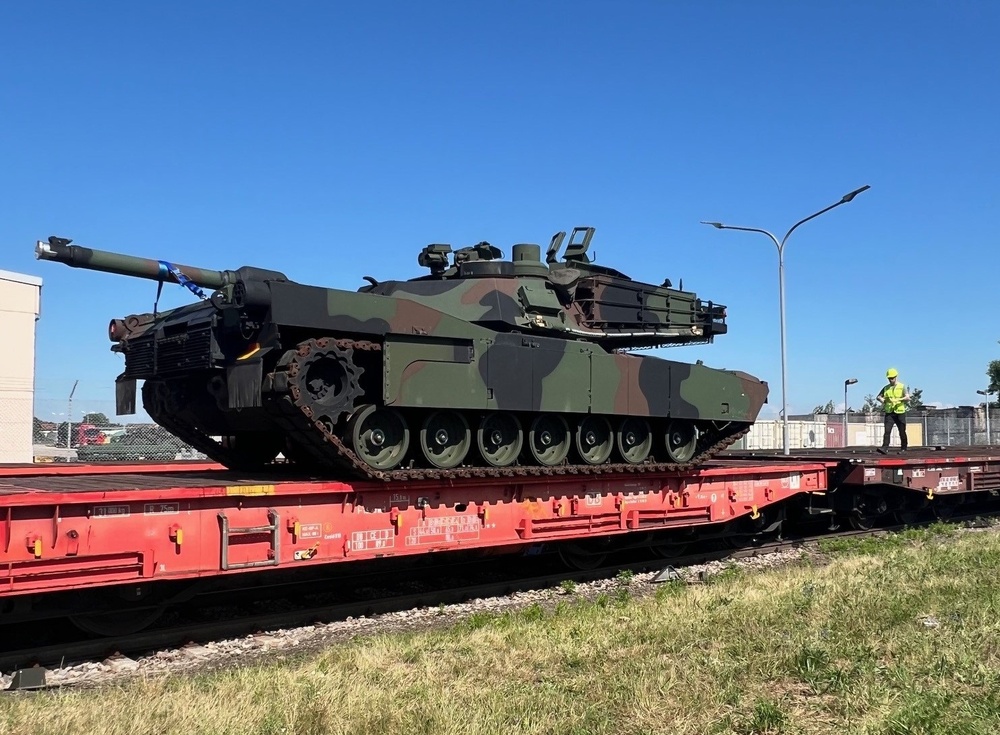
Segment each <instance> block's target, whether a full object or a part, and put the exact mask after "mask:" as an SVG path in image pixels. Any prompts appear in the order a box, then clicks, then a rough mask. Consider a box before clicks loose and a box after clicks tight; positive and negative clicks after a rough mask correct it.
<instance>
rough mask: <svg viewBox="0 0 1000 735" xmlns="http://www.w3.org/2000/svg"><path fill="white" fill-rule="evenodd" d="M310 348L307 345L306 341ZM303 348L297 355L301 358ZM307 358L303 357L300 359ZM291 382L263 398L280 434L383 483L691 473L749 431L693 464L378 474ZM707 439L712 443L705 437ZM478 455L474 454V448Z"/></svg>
mask: <svg viewBox="0 0 1000 735" xmlns="http://www.w3.org/2000/svg"><path fill="white" fill-rule="evenodd" d="M322 341H323V342H327V343H332V344H336V345H337V346H338V347H339V348H340V349H342V350H345V351H349V350H362V351H380V350H381V349H382V345H381V344H379V343H377V342H371V341H367V340H352V339H336V340H334V339H329V340H322ZM307 344H308V343H307ZM302 349H303V348H302V347H300V350H299V354H300V355H302ZM302 356H303V357H304V356H305V355H302ZM295 365H296V362H294V361H292V362H290V363H288V365H287V367H286V368H285V369H286V370H289V371H294V370H295V369H296V368H295V367H293V366H295ZM291 383H292V381H290V380H287V379H285V380H283V379H280V378H278V377H277V375H275V378H274V379H273V381H272V386H273V388H274V389H279V388H280V387H281V386H283V385H287V386H289V387H288V388H287V392H286V393H284V394H283V395H274V394H272V396H270V397H269V399H266V400H265V406H266V407H267V408H268V410H269V411H270V413H271V416H272V418H273V419H274V420H275V422H276V423H278V424H279V426H280V427H281V428H282V430H283V431H284V432H285V433H286V434H287V435H288V436H289V437H290V438H292V440H293V441H295V442H296V444H297V445H298V447H299V448H300V449H302V450H304V451H305V452H308V454H309V456H310V457H311V458H313V459H315V460H317V461H318V462H319V463H320V464H322V465H325V466H328V467H331V468H337V469H346V470H349V471H351V472H353V473H355V474H360V475H361V476H363V477H365V478H367V479H371V480H382V481H385V482H404V481H408V480H442V479H450V478H455V479H468V478H473V477H537V476H556V475H604V474H619V473H633V474H638V473H649V472H677V471H683V470H688V469H691V468H693V467H695V466H697V465H699V464H701V463H702V462H704V461H706V460H707V459H709V458H711V457H712V456H714V455H715V454H718V453H719V452H721V451H722V450H723V449H725V448H726V447H728V446H730V445H732V444H733V443H734V442H736V441H737V440H739V439H740V437H742V436H744V435H745V434H746V433H747V432H749V431H750V427H749V426H745V427H743V428H741V429H740V430H738V431H735V432H733V433H730V434H727V435H724V436H722V437H720V438H718V440H716V441H715V442H713V443H712V444H710V445H707V446H699V449H700V450H701V451H699V452H698V454H696V455H695V456H694V457H692V458H691V460H690V461H688V462H685V463H682V464H681V463H672V462H647V463H643V464H630V463H628V462H618V463H610V464H600V465H591V464H573V465H555V466H552V467H544V466H527V467H525V466H519V465H512V466H508V467H456V468H454V469H449V470H441V469H435V468H403V469H395V470H378V469H375V468H374V467H371V466H369V465H368V464H366V463H365V462H363V461H362V460H361V459H359V458H358V456H357V454H355V453H354V450H352V449H351V448H350V447H349V446H347V445H346V444H344V442H343V441H342V440H341V438H340V437H339V436H337V435H336V434H335V433H334V432H333V431H331V430H330V427H329V426H328V425H327V424H325V423H324V422H322V421H320V420H318V419H315V418H314V417H313V412H312V409H311V408H310V407H309V405H308V404H307V402H306V401H305V400H304V398H303V397H302V396H301V394H300V393H299V392H298V391H297V390H295V388H294V386H292V385H291ZM706 441H711V439H710V438H708V437H706ZM331 446H332V447H333V448H334V449H335V450H336V455H331V452H330V448H331ZM472 451H475V450H472Z"/></svg>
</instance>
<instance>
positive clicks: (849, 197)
mask: <svg viewBox="0 0 1000 735" xmlns="http://www.w3.org/2000/svg"><path fill="white" fill-rule="evenodd" d="M870 188H871V187H870V186H868V185H867V184H865V185H864V186H862V187H861V188H860V189H855V190H854V191H852V192H850V193H848V194H844V196H843V197H841V199H840V201H839V202H837V203H836V204H831V205H830V206H829V207H826V208H825V209H821V210H820V211H818V212H816V213H815V214H810V215H809V216H808V217H806V218H804V219H800V220H799V221H798V222H796V223H795V224H794V225H792V226H791V228H790V229H789V230H788V232H786V233H785V236H784V237H783V238H781V240H780V241H779V240H778V238H776V237H775V236H774V235H772V234H771V233H770V232H768V231H767V230H762V229H760V228H758V227H737V226H735V225H724V224H722V223H721V222H704V221H703V222H702V224H703V225H711V226H712V227H714V228H716V229H717V230H742V231H744V232H759V233H761V234H762V235H767V236H768V237H769V238H771V242H773V243H774V246H775V247H776V248H778V313H779V315H780V317H781V416H782V429H781V434H782V444H783V445H784V453H785V454H786V455H787V454H789V453H790V452H789V448H788V386H787V381H786V372H787V371H786V362H787V360H786V357H785V243H786V242H787V241H788V237H789V236H790V235H791V234H792V233H793V232H795V229H796V228H797V227H798V226H799V225H802V224H805V223H806V222H808V221H809V220H811V219H815V218H816V217H819V216H820V215H821V214H824V213H826V212H829V211H830V210H831V209H833V208H835V207H839V206H840V205H841V204H847V203H849V202H851V201H853V200H854V197H856V196H857V195H858V194H860V193H862V192H864V191H867V190H868V189H870Z"/></svg>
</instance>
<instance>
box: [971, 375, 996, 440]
mask: <svg viewBox="0 0 1000 735" xmlns="http://www.w3.org/2000/svg"><path fill="white" fill-rule="evenodd" d="M976 393H978V394H979V395H981V396H983V397H984V398H985V399H986V446H990V440H991V439H992V434H990V394H991V393H996V391H994V390H990V389H989V388H987V389H986V390H977V391H976Z"/></svg>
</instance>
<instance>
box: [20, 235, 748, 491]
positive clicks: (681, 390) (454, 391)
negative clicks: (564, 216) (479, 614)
mask: <svg viewBox="0 0 1000 735" xmlns="http://www.w3.org/2000/svg"><path fill="white" fill-rule="evenodd" d="M593 235H594V229H593V228H589V227H578V228H575V229H574V230H573V232H572V234H571V236H570V238H569V242H568V243H566V250H565V253H564V254H563V256H562V259H561V260H560V258H559V252H560V250H562V246H563V243H564V242H565V240H566V233H563V232H560V233H557V234H556V235H555V236H554V237H553V238H552V241H551V243H550V245H549V247H548V249H547V251H546V253H545V259H544V261H543V260H542V257H541V248H540V247H539V246H538V245H533V244H520V245H515V246H514V247H513V252H512V258H511V260H504V259H502V253H501V251H500V250H499V249H498V248H496V247H493V246H492V245H490V244H489V243H487V242H481V243H479V244H477V245H474V246H472V247H465V248H461V249H459V250H456V251H454V252H453V251H452V248H451V247H450V246H449V245H428V246H427V247H425V248H424V249H423V251H422V252H421V253H420V254H419V257H418V262H419V264H420V265H421V266H422V267H425V268H427V269H428V270H429V273H428V274H427V275H424V276H421V277H418V278H413V279H411V280H405V281H389V280H387V281H381V282H380V281H377V280H376V279H375V278H372V277H371V276H365V277H364V280H365V281H366V282H367V285H365V286H362V287H361V288H359V289H358V290H357V291H356V292H355V291H346V290H339V289H329V288H320V287H316V286H308V285H303V284H299V283H295V282H293V281H290V280H289V279H288V278H286V277H285V276H284V275H283V274H281V273H278V272H275V271H269V270H262V269H259V268H251V267H243V268H239V269H238V270H235V271H212V270H205V269H201V268H191V267H188V266H184V265H173V264H171V263H168V262H165V261H157V260H149V259H145V258H136V257H133V256H128V255H118V254H114V253H109V252H104V251H100V250H91V249H89V248H84V247H80V246H77V245H71V244H70V242H71V241H70V240H65V239H61V238H56V237H51V238H49V240H48V241H47V242H42V241H39V242H38V245H37V247H36V257H38V258H42V259H46V260H56V261H60V262H63V263H66V264H67V265H70V266H74V267H79V268H88V269H92V270H99V271H106V272H111V273H119V274H123V275H128V276H135V277H141V278H147V279H151V280H156V281H160V286H161V287H162V283H163V282H167V281H169V282H176V283H180V284H182V285H185V286H187V287H188V288H190V289H191V290H192V291H193V292H194V293H195V294H196V295H198V296H199V297H200V299H201V300H200V301H199V303H195V304H192V305H188V306H183V307H180V308H176V309H171V310H168V311H161V312H159V313H157V312H156V311H155V309H154V312H153V313H147V314H136V315H132V316H128V317H125V318H124V319H114V320H112V321H111V324H110V326H109V332H108V334H109V337H110V338H111V341H112V342H113V343H114V346H113V347H112V350H113V351H116V352H120V353H122V354H123V355H124V356H125V369H124V372H123V373H122V374H121V375H120V376H119V377H118V379H117V404H118V412H119V414H128V413H134V412H135V401H136V385H137V381H142V382H143V385H142V402H143V407H144V408H145V410H146V411H147V412H148V413H149V415H150V416H151V417H152V419H153V420H154V421H156V422H157V423H158V424H160V425H161V426H163V427H164V428H166V429H167V430H168V431H170V432H171V433H173V434H174V435H176V436H177V437H178V438H180V439H182V440H184V441H186V442H188V443H189V444H191V445H192V446H194V447H195V448H196V449H198V450H200V451H202V452H204V453H205V454H207V455H208V456H209V457H212V458H213V459H215V460H217V461H218V462H220V463H222V464H224V465H226V466H228V467H231V468H237V469H252V468H256V467H263V466H265V465H267V464H269V463H271V462H272V461H273V460H274V459H275V458H276V457H277V456H278V455H279V454H281V455H282V456H284V457H285V458H286V459H287V460H288V461H290V462H292V463H295V464H298V465H301V466H303V467H304V468H307V469H308V470H309V471H316V470H317V469H320V470H323V471H325V472H328V473H330V474H335V473H339V474H345V473H346V474H348V475H352V476H361V477H368V478H378V479H384V480H388V479H409V478H417V477H424V476H437V477H440V476H443V475H447V474H449V473H451V474H455V475H457V476H497V475H525V474H534V473H556V472H558V473H567V472H581V473H582V472H611V471H647V470H665V469H683V468H688V467H691V466H694V465H696V464H698V463H701V462H703V461H704V460H706V459H707V458H709V457H710V456H712V455H713V454H715V453H717V452H718V451H720V450H721V449H723V448H725V447H726V446H728V445H729V444H731V443H733V442H734V441H735V440H736V439H738V438H739V437H740V436H741V435H743V434H744V433H746V431H747V430H748V429H749V427H750V425H751V424H752V423H753V421H754V420H755V419H756V417H757V414H758V412H759V411H760V409H761V406H762V405H763V404H764V403H765V402H766V399H767V384H766V383H764V382H762V381H760V380H758V379H757V378H754V377H753V376H751V375H747V374H746V373H741V372H736V371H730V370H717V369H712V368H709V367H706V366H705V365H703V364H702V363H701V361H698V363H697V364H688V363H683V362H676V361H673V360H666V359H662V358H659V357H653V356H639V355H635V354H630V353H629V350H636V349H641V348H654V347H665V346H671V345H686V344H695V343H705V342H711V341H712V340H713V338H714V337H715V336H716V335H718V334H724V333H725V332H726V323H725V317H726V310H725V307H723V306H720V305H718V304H713V303H712V302H704V301H702V300H701V299H699V298H698V297H697V296H696V294H694V293H692V292H690V291H684V290H683V288H677V289H675V288H673V287H672V284H671V283H670V281H669V280H666V281H664V282H663V283H662V285H660V286H654V285H650V284H647V283H641V282H639V281H635V280H632V279H631V278H629V277H628V276H626V275H624V274H623V273H620V272H619V271H617V270H614V269H611V268H608V267H604V266H600V265H597V264H595V263H594V262H592V260H591V258H590V256H589V255H588V249H589V247H590V243H591V239H592V237H593ZM200 287H205V288H208V289H214V291H213V292H212V293H211V294H206V293H205V292H204V291H202V289H201V288H200Z"/></svg>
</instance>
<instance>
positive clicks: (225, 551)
mask: <svg viewBox="0 0 1000 735" xmlns="http://www.w3.org/2000/svg"><path fill="white" fill-rule="evenodd" d="M267 520H269V521H270V525H267V526H245V527H243V528H231V527H230V525H229V518H227V517H226V514H225V513H224V512H222V511H219V523H220V524H221V526H222V570H223V571H226V570H228V569H252V568H254V567H276V566H278V562H279V561H280V558H279V551H280V546H281V534H280V532H279V530H278V511H276V510H275V509H274V508H268V509H267ZM261 533H269V534H271V549H270V551H269V552H268V558H267V559H264V560H262V561H244V562H236V563H234V562H231V561H229V541H230V539H232V538H233V537H234V536H250V535H253V534H261Z"/></svg>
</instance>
